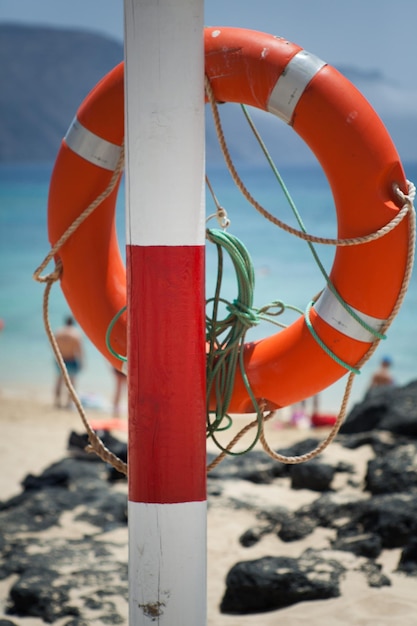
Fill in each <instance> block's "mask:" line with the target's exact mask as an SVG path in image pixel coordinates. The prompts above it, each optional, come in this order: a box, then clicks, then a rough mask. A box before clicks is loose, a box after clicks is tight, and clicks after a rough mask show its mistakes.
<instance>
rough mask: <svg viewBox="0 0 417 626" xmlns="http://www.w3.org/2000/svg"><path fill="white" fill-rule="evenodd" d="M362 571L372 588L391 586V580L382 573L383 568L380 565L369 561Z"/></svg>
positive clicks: (362, 567)
mask: <svg viewBox="0 0 417 626" xmlns="http://www.w3.org/2000/svg"><path fill="white" fill-rule="evenodd" d="M361 571H362V572H363V573H364V574H365V576H366V580H367V581H368V585H369V586H370V587H374V588H378V589H379V588H380V587H390V586H391V581H390V579H389V578H388V576H385V574H384V573H383V572H382V566H381V565H380V564H379V563H374V562H372V561H367V562H366V563H364V564H363V565H362V566H361Z"/></svg>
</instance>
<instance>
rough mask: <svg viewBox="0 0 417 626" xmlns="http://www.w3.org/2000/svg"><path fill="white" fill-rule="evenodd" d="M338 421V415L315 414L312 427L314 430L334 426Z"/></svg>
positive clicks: (312, 417) (312, 418)
mask: <svg viewBox="0 0 417 626" xmlns="http://www.w3.org/2000/svg"><path fill="white" fill-rule="evenodd" d="M336 420H337V415H332V414H331V413H330V414H326V413H313V415H312V416H311V425H312V426H313V427H314V428H320V427H322V426H334V425H335V423H336Z"/></svg>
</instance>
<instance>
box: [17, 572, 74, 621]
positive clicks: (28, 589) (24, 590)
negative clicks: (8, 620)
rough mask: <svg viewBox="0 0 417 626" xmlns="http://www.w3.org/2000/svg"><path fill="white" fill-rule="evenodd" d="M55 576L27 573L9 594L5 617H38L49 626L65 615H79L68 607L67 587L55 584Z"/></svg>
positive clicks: (53, 574)
mask: <svg viewBox="0 0 417 626" xmlns="http://www.w3.org/2000/svg"><path fill="white" fill-rule="evenodd" d="M58 576H59V574H58V572H57V571H51V570H45V569H28V570H26V571H25V572H24V573H23V574H22V576H21V577H20V578H19V580H17V581H16V582H15V584H14V585H13V586H12V588H11V590H10V602H9V606H8V613H10V614H12V615H19V616H21V617H40V618H41V619H42V620H43V621H44V622H47V623H48V624H51V623H52V622H54V621H55V620H57V619H59V618H61V617H65V616H66V615H78V609H77V608H76V607H71V606H69V605H68V601H69V588H68V586H67V585H65V584H64V585H59V584H57V579H58Z"/></svg>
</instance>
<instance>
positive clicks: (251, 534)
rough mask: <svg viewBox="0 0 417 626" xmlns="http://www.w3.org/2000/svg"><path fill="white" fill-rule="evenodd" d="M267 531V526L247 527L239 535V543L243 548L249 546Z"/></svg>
mask: <svg viewBox="0 0 417 626" xmlns="http://www.w3.org/2000/svg"><path fill="white" fill-rule="evenodd" d="M268 531H269V528H262V527H258V528H249V529H248V530H246V531H245V532H244V533H243V535H241V536H240V537H239V543H240V544H241V545H242V546H243V547H244V548H250V547H252V546H254V545H255V544H256V543H258V541H260V540H261V539H262V537H263V536H264V535H265V534H266V533H267V532H268Z"/></svg>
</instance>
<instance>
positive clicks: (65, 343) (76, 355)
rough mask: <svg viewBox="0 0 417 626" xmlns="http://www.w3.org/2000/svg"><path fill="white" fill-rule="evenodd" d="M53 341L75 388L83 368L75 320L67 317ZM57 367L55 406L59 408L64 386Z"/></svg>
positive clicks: (78, 333) (68, 402)
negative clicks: (78, 375)
mask: <svg viewBox="0 0 417 626" xmlns="http://www.w3.org/2000/svg"><path fill="white" fill-rule="evenodd" d="M55 340H56V343H57V345H58V348H59V351H60V352H61V356H62V358H63V361H64V363H65V367H66V368H67V372H68V376H69V378H70V381H71V383H72V385H73V387H75V380H76V377H77V374H78V373H79V372H80V370H81V368H82V366H83V360H84V351H83V344H82V338H81V334H80V332H79V331H78V330H77V328H75V320H74V318H73V317H72V316H71V315H68V316H67V317H66V318H65V320H64V326H62V327H61V328H59V329H58V330H57V331H56V332H55ZM56 367H57V380H56V384H55V406H56V407H61V406H62V404H61V396H62V388H63V385H64V377H63V375H62V372H61V369H60V367H59V364H58V363H56ZM65 406H66V407H67V408H68V407H70V406H71V398H70V395H69V392H68V400H67V404H66V405H65Z"/></svg>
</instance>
